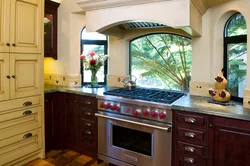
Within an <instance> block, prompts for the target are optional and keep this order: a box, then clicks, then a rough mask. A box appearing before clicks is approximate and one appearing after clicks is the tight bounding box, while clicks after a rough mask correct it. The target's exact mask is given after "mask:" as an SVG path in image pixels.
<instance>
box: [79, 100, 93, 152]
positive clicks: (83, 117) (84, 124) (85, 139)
mask: <svg viewBox="0 0 250 166" xmlns="http://www.w3.org/2000/svg"><path fill="white" fill-rule="evenodd" d="M96 112H97V100H96V98H94V97H86V96H80V97H79V117H78V124H79V126H80V129H79V132H80V135H79V138H80V140H79V142H80V146H81V147H82V150H83V153H84V154H87V155H89V156H92V157H97V118H96V117H95V113H96Z"/></svg>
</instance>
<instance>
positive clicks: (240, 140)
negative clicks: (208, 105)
mask: <svg viewBox="0 0 250 166" xmlns="http://www.w3.org/2000/svg"><path fill="white" fill-rule="evenodd" d="M173 117H174V133H175V134H174V136H173V144H174V148H173V161H174V163H173V165H174V166H248V165H249V163H250V157H249V154H250V122H248V121H243V120H236V119H231V118H224V117H218V116H212V115H205V114H197V113H190V112H185V111H174V116H173Z"/></svg>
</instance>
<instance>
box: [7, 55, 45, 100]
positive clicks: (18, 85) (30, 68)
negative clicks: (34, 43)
mask: <svg viewBox="0 0 250 166" xmlns="http://www.w3.org/2000/svg"><path fill="white" fill-rule="evenodd" d="M10 63H11V64H13V66H12V67H11V68H10V73H11V77H12V78H11V79H10V87H11V89H10V98H12V99H14V98H20V97H25V96H34V95H38V94H41V93H42V92H41V89H40V88H39V87H41V74H40V73H41V67H40V64H41V62H40V55H39V54H11V58H10ZM13 76H14V78H13Z"/></svg>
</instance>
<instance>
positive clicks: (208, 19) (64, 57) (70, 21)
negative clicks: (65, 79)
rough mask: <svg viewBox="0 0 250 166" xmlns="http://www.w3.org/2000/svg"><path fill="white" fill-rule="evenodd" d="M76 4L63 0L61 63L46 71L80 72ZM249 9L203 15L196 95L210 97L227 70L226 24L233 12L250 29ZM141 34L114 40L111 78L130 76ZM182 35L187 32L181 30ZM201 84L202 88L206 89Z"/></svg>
mask: <svg viewBox="0 0 250 166" xmlns="http://www.w3.org/2000/svg"><path fill="white" fill-rule="evenodd" d="M76 1H77V0H63V1H62V3H61V5H60V7H59V13H58V14H59V21H58V24H59V28H58V30H59V33H58V56H59V59H58V60H57V61H47V60H45V72H55V73H68V74H79V73H80V66H79V53H80V32H81V29H82V28H83V27H84V25H85V16H84V15H82V14H79V13H78V14H77V13H74V12H79V11H81V9H80V8H79V7H78V6H77V5H76ZM249 9H250V1H249V0H232V1H229V2H227V3H224V4H221V5H217V6H215V7H212V8H210V9H209V10H208V11H207V12H206V13H205V14H204V15H203V17H202V37H196V38H193V42H192V47H193V61H192V81H191V88H190V92H191V93H192V94H197V95H202V96H206V95H208V92H207V91H208V88H209V87H210V86H212V84H213V81H214V77H215V75H216V74H217V73H218V71H219V70H221V69H222V67H223V30H224V25H225V23H226V21H227V20H228V18H229V17H230V16H231V15H232V14H233V13H235V12H240V13H242V14H243V15H244V17H245V19H246V22H247V27H250V12H249ZM72 12H73V13H72ZM95 21H97V20H95ZM177 31H179V30H177ZM139 33H141V34H143V33H144V32H139V31H138V32H137V31H133V32H129V33H127V34H126V35H125V36H124V38H122V39H119V38H114V37H110V39H109V55H110V61H109V62H110V63H109V71H108V72H109V75H118V76H126V75H127V74H128V55H129V52H128V46H129V44H128V41H129V40H130V39H132V38H134V37H136V36H139ZM145 33H146V32H145ZM145 33H144V34H145ZM179 33H183V32H180V31H179ZM186 35H187V34H186ZM247 48H248V50H250V38H248V44H247ZM248 64H250V58H248ZM49 66H51V67H49ZM247 71H249V72H247V73H248V74H247V89H250V84H249V82H250V74H249V73H250V65H248V67H247ZM198 85H202V88H200V86H198ZM197 87H199V88H197Z"/></svg>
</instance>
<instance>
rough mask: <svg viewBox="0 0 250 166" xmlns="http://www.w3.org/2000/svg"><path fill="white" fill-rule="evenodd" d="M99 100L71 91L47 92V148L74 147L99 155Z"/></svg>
mask: <svg viewBox="0 0 250 166" xmlns="http://www.w3.org/2000/svg"><path fill="white" fill-rule="evenodd" d="M96 101H97V99H96V98H95V97H90V96H82V95H75V94H68V93H48V94H45V141H46V144H45V149H46V151H49V150H52V149H72V150H74V151H76V152H79V153H83V154H86V155H88V156H91V157H97V119H96V117H95V113H96V112H97V102H96Z"/></svg>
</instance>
